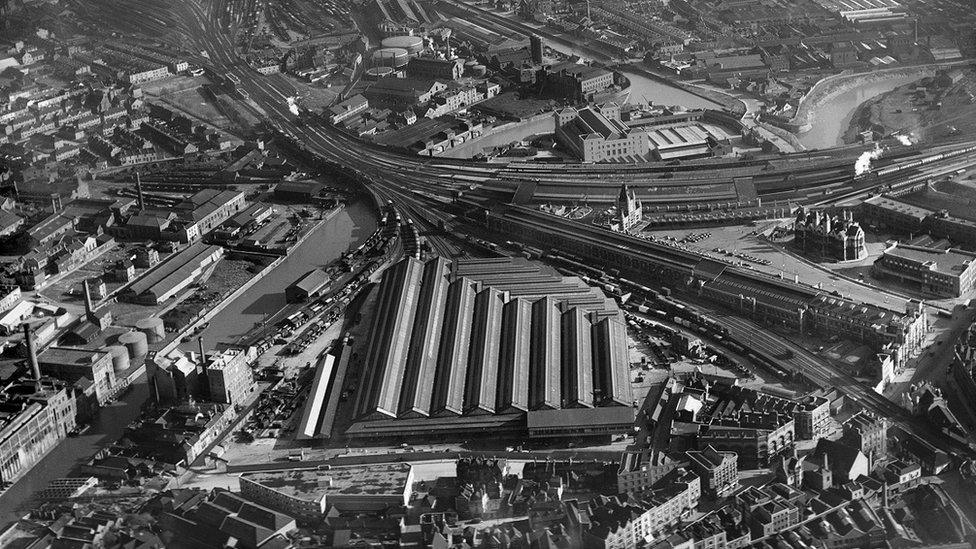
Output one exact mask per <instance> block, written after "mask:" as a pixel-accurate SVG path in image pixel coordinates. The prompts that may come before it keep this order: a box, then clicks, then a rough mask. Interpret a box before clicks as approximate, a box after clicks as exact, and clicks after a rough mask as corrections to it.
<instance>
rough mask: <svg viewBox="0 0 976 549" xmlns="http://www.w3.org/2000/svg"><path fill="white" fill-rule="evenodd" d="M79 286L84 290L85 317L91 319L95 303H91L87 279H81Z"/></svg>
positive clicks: (93, 314)
mask: <svg viewBox="0 0 976 549" xmlns="http://www.w3.org/2000/svg"><path fill="white" fill-rule="evenodd" d="M81 286H82V288H83V289H84V291H85V317H86V318H87V319H88V320H91V319H92V318H94V316H95V305H94V303H92V295H91V288H90V287H89V286H88V279H87V278H86V279H85V280H82V281H81Z"/></svg>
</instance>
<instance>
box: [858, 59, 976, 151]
mask: <svg viewBox="0 0 976 549" xmlns="http://www.w3.org/2000/svg"><path fill="white" fill-rule="evenodd" d="M974 93H976V71H973V70H971V69H964V70H962V71H961V72H960V73H959V75H958V76H957V77H956V78H955V79H953V80H949V79H946V78H934V79H924V78H923V79H919V80H914V81H912V82H909V83H906V84H904V85H901V86H898V87H897V88H894V89H892V90H890V91H888V92H886V93H884V94H882V95H879V96H877V97H875V98H873V99H871V100H869V101H867V102H865V103H863V104H862V105H860V106H859V107H858V108H857V110H856V111H855V112H854V115H853V116H852V117H851V121H850V125H849V126H848V127H847V129H846V132H845V134H844V140H845V142H848V143H850V142H853V141H855V140H856V139H857V136H858V134H859V133H860V132H862V131H873V132H875V133H877V134H881V135H891V134H893V133H895V132H900V133H902V134H904V135H907V136H908V137H909V138H910V139H911V140H912V141H914V142H919V141H922V142H926V143H938V142H940V141H942V140H946V139H953V140H954V139H959V138H960V137H970V136H973V135H976V101H974V100H973V99H970V98H971V97H974Z"/></svg>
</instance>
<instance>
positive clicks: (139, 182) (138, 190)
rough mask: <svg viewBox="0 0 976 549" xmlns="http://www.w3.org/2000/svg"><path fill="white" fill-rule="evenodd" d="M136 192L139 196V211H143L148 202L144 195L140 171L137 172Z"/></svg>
mask: <svg viewBox="0 0 976 549" xmlns="http://www.w3.org/2000/svg"><path fill="white" fill-rule="evenodd" d="M136 193H138V196H139V211H140V212H142V211H144V210H145V209H146V203H145V201H144V200H143V196H142V177H140V176H139V172H136Z"/></svg>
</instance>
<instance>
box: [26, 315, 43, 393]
mask: <svg viewBox="0 0 976 549" xmlns="http://www.w3.org/2000/svg"><path fill="white" fill-rule="evenodd" d="M24 343H25V344H26V345H27V360H28V361H29V362H30V367H31V374H32V375H33V376H34V381H40V380H41V366H40V364H38V362H37V343H35V342H34V334H33V333H31V327H30V324H27V323H25V324H24Z"/></svg>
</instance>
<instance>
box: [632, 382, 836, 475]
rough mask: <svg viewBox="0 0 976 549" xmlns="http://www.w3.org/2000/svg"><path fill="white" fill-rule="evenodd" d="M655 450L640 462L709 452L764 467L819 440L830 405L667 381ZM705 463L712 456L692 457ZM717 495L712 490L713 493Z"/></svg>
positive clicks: (657, 414) (659, 401)
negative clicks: (800, 445)
mask: <svg viewBox="0 0 976 549" xmlns="http://www.w3.org/2000/svg"><path fill="white" fill-rule="evenodd" d="M652 415H653V417H651V418H650V419H651V421H652V424H651V428H652V431H653V432H652V434H650V435H649V438H650V439H651V441H652V443H653V446H651V447H650V451H649V452H645V453H644V455H643V458H642V461H645V460H646V461H653V460H654V459H655V457H654V456H659V455H662V454H664V453H671V454H674V453H676V452H682V451H687V450H689V449H692V450H701V451H704V450H706V449H710V451H711V452H732V453H735V455H736V456H737V458H736V461H737V463H738V464H739V465H740V466H742V467H744V468H750V469H753V468H757V467H768V466H770V465H771V464H773V463H774V462H775V461H776V460H777V459H778V456H780V455H789V454H792V453H793V449H794V447H795V444H796V441H797V440H814V441H816V440H818V439H820V438H822V437H823V436H825V435H826V434H827V433H828V430H829V429H830V419H831V412H830V401H829V400H828V399H826V398H824V397H817V396H811V397H809V398H806V399H803V400H792V399H786V398H781V397H777V396H773V395H771V394H767V393H762V392H759V391H756V390H753V389H746V388H743V387H740V386H738V385H736V384H734V383H730V382H728V381H725V380H718V381H714V382H711V381H709V380H707V379H705V378H702V377H699V376H692V377H690V378H688V379H685V380H677V379H676V378H669V379H668V381H667V382H666V383H665V384H664V385H663V386H662V387H661V388H660V391H659V394H658V395H657V397H656V400H655V404H654V408H653V414H652ZM696 456H697V458H696V459H698V458H701V461H702V462H705V461H709V460H711V461H718V462H721V460H720V459H717V458H716V457H715V456H712V457H711V458H707V456H706V455H705V454H696ZM713 489H715V488H713Z"/></svg>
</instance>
